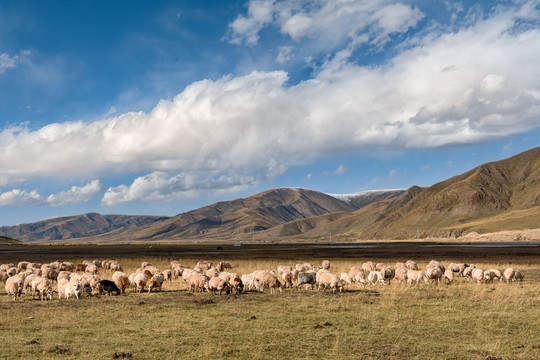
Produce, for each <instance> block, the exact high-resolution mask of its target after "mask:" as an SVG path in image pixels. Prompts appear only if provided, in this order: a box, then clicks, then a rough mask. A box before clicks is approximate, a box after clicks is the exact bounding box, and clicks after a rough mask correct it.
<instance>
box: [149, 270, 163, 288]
mask: <svg viewBox="0 0 540 360" xmlns="http://www.w3.org/2000/svg"><path fill="white" fill-rule="evenodd" d="M164 281H165V277H164V276H163V274H162V273H160V272H158V273H156V274H154V275H153V276H152V277H151V278H150V280H149V281H148V283H147V286H148V293H150V292H151V291H152V289H158V290H159V291H161V287H162V286H163V282H164Z"/></svg>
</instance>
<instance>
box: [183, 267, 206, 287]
mask: <svg viewBox="0 0 540 360" xmlns="http://www.w3.org/2000/svg"><path fill="white" fill-rule="evenodd" d="M193 275H202V274H201V273H199V272H197V271H195V270H193V269H184V270H183V271H182V279H184V281H185V282H186V284H189V279H190V278H191V277H192V276H193Z"/></svg>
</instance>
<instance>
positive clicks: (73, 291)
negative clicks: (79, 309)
mask: <svg viewBox="0 0 540 360" xmlns="http://www.w3.org/2000/svg"><path fill="white" fill-rule="evenodd" d="M83 290H84V287H83V284H82V283H81V282H80V281H79V280H77V279H75V278H74V279H72V280H67V279H62V280H60V281H59V282H58V297H59V298H60V297H62V296H64V297H65V298H66V300H68V299H69V297H70V296H75V297H76V298H77V299H78V300H82V299H83V293H84V291H83Z"/></svg>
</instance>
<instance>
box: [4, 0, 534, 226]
mask: <svg viewBox="0 0 540 360" xmlns="http://www.w3.org/2000/svg"><path fill="white" fill-rule="evenodd" d="M539 59H540V5H539V1H526V0H523V1H521V0H518V1H489V2H487V1H462V2H458V1H440V0H418V1H387V0H327V1H320V0H311V1H306V0H289V1H279V0H250V1H222V0H215V1H166V0H163V1H156V2H148V1H137V0H135V1H112V2H105V1H101V2H93V1H77V2H73V1H54V0H52V1H46V2H44V1H38V0H35V1H31V0H28V1H19V0H6V1H2V2H0V120H1V121H2V125H1V126H2V127H1V129H0V226H7V225H16V224H22V223H28V222H34V221H39V220H44V219H48V218H52V217H57V216H67V215H77V214H83V213H87V212H99V213H102V214H134V215H135V214H141V215H169V216H173V215H176V214H179V213H182V212H185V211H189V210H193V209H196V208H199V207H202V206H205V205H209V204H212V203H215V202H218V201H227V200H232V199H235V198H240V197H247V196H250V195H253V194H255V193H258V192H261V191H265V190H268V189H271V188H278V187H301V188H307V189H313V190H317V191H323V192H327V193H334V194H346V193H356V192H360V191H365V190H379V189H406V188H409V187H411V186H413V185H418V186H430V185H433V184H435V183H437V182H439V181H442V180H445V179H447V178H449V177H451V176H454V175H458V174H461V173H463V172H466V171H468V170H470V169H472V168H474V167H476V166H478V165H481V164H483V163H486V162H490V161H496V160H500V159H503V158H507V157H510V156H513V155H515V154H518V153H520V152H522V151H525V150H528V149H531V148H533V147H536V146H540V62H539Z"/></svg>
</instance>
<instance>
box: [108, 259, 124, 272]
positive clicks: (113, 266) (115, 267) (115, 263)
mask: <svg viewBox="0 0 540 360" xmlns="http://www.w3.org/2000/svg"><path fill="white" fill-rule="evenodd" d="M109 270H111V271H124V268H123V267H122V265H120V263H119V262H118V261H112V262H111V263H110V265H109Z"/></svg>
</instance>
